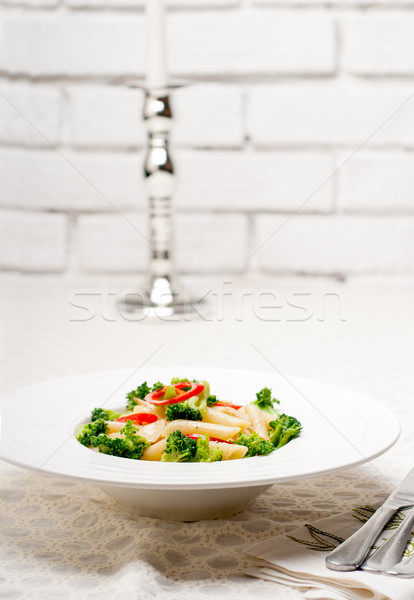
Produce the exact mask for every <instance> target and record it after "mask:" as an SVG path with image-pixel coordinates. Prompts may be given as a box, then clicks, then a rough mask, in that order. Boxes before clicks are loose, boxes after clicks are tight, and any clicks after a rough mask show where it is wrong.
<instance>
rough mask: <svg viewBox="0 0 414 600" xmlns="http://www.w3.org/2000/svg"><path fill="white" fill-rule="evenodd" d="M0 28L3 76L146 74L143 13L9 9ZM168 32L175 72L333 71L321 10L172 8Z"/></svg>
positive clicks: (329, 34)
mask: <svg viewBox="0 0 414 600" xmlns="http://www.w3.org/2000/svg"><path fill="white" fill-rule="evenodd" d="M2 31H3V33H2V37H1V39H0V68H1V69H2V70H4V71H6V72H8V73H29V74H31V75H48V76H55V75H60V74H64V75H72V76H88V75H108V76H131V77H133V76H137V75H142V74H144V72H145V68H146V61H145V34H146V19H145V15H144V14H137V15H131V14H128V15H122V14H118V15H115V14H107V13H105V12H102V13H101V12H95V13H89V14H88V13H84V12H82V11H80V12H72V13H60V12H59V13H39V14H37V13H32V12H31V13H30V14H29V13H27V14H20V13H19V14H7V15H6V16H5V17H4V22H3V29H2ZM167 33H168V58H169V65H170V70H171V73H172V74H173V75H174V74H175V75H179V76H182V75H184V76H186V75H192V74H195V75H208V74H226V75H227V74H243V75H245V74H252V75H256V74H257V73H266V74H273V73H296V74H297V73H317V74H331V73H333V72H334V70H335V36H334V27H333V22H332V20H331V19H330V17H327V16H325V15H297V14H294V13H290V14H280V13H275V12H274V11H265V10H263V11H249V10H247V11H240V12H233V11H228V12H227V11H220V12H217V13H215V12H213V11H208V12H203V13H197V12H196V11H194V12H191V13H187V14H184V13H180V12H177V13H172V14H171V15H169V18H168V28H167ZM213 40H214V42H213ZM33 48H36V52H33ZM115 48H116V51H114V49H115ZM189 48H193V49H194V51H191V52H189V51H188V49H189ZM52 49H53V51H52Z"/></svg>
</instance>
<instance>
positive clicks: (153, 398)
mask: <svg viewBox="0 0 414 600" xmlns="http://www.w3.org/2000/svg"><path fill="white" fill-rule="evenodd" d="M167 387H174V388H175V390H176V391H177V392H178V395H177V396H176V397H175V398H169V399H168V400H160V398H162V397H163V395H164V394H165V392H166V390H167ZM188 387H189V388H190V389H189V390H187V391H185V392H183V393H180V391H181V390H183V389H185V388H188ZM204 388H205V385H204V384H203V383H191V382H190V381H183V382H181V383H176V384H175V385H174V386H166V387H164V388H162V389H161V390H157V391H156V392H151V393H150V394H147V395H146V396H145V400H146V401H147V402H149V403H150V404H156V405H164V404H177V402H183V400H188V399H189V398H192V397H193V396H197V395H198V394H200V393H201V392H202V391H203V390H204Z"/></svg>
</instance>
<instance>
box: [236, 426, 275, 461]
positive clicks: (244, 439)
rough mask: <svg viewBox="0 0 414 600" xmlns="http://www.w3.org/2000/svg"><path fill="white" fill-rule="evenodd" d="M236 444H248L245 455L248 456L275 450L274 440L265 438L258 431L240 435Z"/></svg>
mask: <svg viewBox="0 0 414 600" xmlns="http://www.w3.org/2000/svg"><path fill="white" fill-rule="evenodd" d="M235 443H236V444H239V445H240V446H247V447H248V449H249V450H248V452H247V453H246V454H245V457H246V458H247V457H248V456H260V455H262V454H269V452H272V451H273V450H274V447H273V444H272V442H269V440H264V439H263V438H262V437H260V435H259V434H258V433H256V432H253V433H251V434H250V435H243V434H241V435H239V437H238V438H237V440H236V442H235Z"/></svg>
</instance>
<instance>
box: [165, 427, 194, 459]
mask: <svg viewBox="0 0 414 600" xmlns="http://www.w3.org/2000/svg"><path fill="white" fill-rule="evenodd" d="M196 451H197V440H193V439H192V438H189V437H187V436H186V435H184V434H183V433H181V431H178V430H176V431H173V432H172V433H170V435H169V436H168V437H167V445H166V447H165V451H164V454H163V455H162V458H161V460H162V461H163V462H184V461H189V460H191V459H192V458H194V456H195V453H196Z"/></svg>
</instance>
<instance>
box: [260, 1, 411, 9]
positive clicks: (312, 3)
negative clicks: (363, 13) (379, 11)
mask: <svg viewBox="0 0 414 600" xmlns="http://www.w3.org/2000/svg"><path fill="white" fill-rule="evenodd" d="M413 1H414V0H375V2H374V1H373V0H295V2H294V5H295V7H302V6H326V5H331V6H338V5H340V6H341V7H343V6H345V7H348V6H352V7H353V6H373V5H375V6H383V5H385V6H387V7H394V6H395V7H399V6H407V5H408V6H410V5H411V4H412V3H413ZM251 2H252V4H253V5H255V6H258V7H260V6H289V8H292V0H251Z"/></svg>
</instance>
